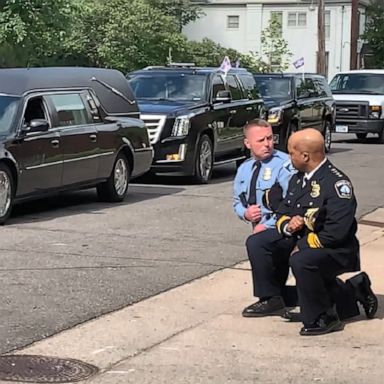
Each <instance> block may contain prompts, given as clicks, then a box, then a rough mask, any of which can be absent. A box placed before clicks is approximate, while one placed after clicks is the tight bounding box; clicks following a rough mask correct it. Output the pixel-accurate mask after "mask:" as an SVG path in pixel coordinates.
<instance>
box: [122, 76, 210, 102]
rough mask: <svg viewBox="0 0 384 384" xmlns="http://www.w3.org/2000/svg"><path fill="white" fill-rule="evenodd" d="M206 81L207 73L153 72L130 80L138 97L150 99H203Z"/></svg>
mask: <svg viewBox="0 0 384 384" xmlns="http://www.w3.org/2000/svg"><path fill="white" fill-rule="evenodd" d="M206 81H207V76H206V75H199V74H186V73H153V72H152V73H148V74H139V75H133V76H132V77H131V78H130V79H129V80H128V82H129V85H130V86H131V87H132V89H133V92H134V93H135V96H136V97H137V98H139V99H149V100H156V99H162V100H164V99H165V100H167V99H170V100H203V99H205V91H206Z"/></svg>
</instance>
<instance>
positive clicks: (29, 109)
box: [23, 96, 49, 126]
mask: <svg viewBox="0 0 384 384" xmlns="http://www.w3.org/2000/svg"><path fill="white" fill-rule="evenodd" d="M35 119H43V120H47V121H49V118H48V115H47V113H46V107H45V104H44V102H43V98H42V97H41V96H39V97H34V98H31V99H29V100H28V103H27V106H26V107H25V112H24V117H23V124H24V125H25V126H29V124H30V122H31V120H35Z"/></svg>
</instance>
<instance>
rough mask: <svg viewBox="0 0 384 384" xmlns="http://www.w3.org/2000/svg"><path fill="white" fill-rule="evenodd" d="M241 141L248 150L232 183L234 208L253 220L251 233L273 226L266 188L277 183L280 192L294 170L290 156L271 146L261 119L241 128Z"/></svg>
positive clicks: (266, 125)
mask: <svg viewBox="0 0 384 384" xmlns="http://www.w3.org/2000/svg"><path fill="white" fill-rule="evenodd" d="M244 136H245V138H244V144H245V146H246V147H247V148H248V149H249V150H250V152H251V155H252V156H251V158H250V159H248V160H246V161H245V162H244V163H243V164H241V166H240V167H239V169H238V170H237V174H236V177H235V182H234V194H233V207H234V210H235V213H236V214H237V216H238V217H239V218H240V219H242V220H244V221H246V222H249V223H252V226H253V231H254V233H257V232H260V231H262V230H265V229H268V228H274V226H275V223H276V220H275V217H274V216H273V214H272V210H271V207H270V206H269V204H268V203H269V201H268V200H269V199H268V195H269V191H270V189H271V187H272V186H273V185H275V186H276V183H278V184H279V185H280V187H281V189H282V194H283V195H285V192H286V191H287V188H288V183H289V180H290V178H291V176H292V175H293V173H294V169H293V167H292V165H291V162H290V159H289V156H288V155H287V154H286V153H284V152H281V151H277V150H275V149H274V148H273V132H272V127H271V125H270V124H269V123H268V122H266V121H265V120H262V119H255V120H252V121H250V122H249V123H248V124H247V125H246V126H245V127H244Z"/></svg>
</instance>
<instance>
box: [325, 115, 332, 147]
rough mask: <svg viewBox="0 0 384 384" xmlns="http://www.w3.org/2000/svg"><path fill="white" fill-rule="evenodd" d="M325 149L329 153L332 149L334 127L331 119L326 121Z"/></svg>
mask: <svg viewBox="0 0 384 384" xmlns="http://www.w3.org/2000/svg"><path fill="white" fill-rule="evenodd" d="M323 136H324V149H325V152H326V153H328V152H329V151H330V150H331V145H332V127H331V122H330V121H329V120H325V122H324V132H323Z"/></svg>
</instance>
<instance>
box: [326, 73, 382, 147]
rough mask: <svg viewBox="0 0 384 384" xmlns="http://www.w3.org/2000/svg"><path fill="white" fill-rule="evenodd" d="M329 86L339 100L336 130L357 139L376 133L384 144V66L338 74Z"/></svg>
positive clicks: (337, 103)
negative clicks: (354, 136) (353, 135)
mask: <svg viewBox="0 0 384 384" xmlns="http://www.w3.org/2000/svg"><path fill="white" fill-rule="evenodd" d="M330 87H331V90H332V93H333V97H334V98H335V100H336V127H335V131H336V132H338V133H354V134H355V135H356V136H357V138H358V139H365V138H366V137H367V135H368V133H374V134H376V135H377V142H378V143H380V144H384V69H369V70H366V69H364V70H354V71H346V72H341V73H337V74H336V75H335V77H334V78H333V79H332V81H331V83H330Z"/></svg>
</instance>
